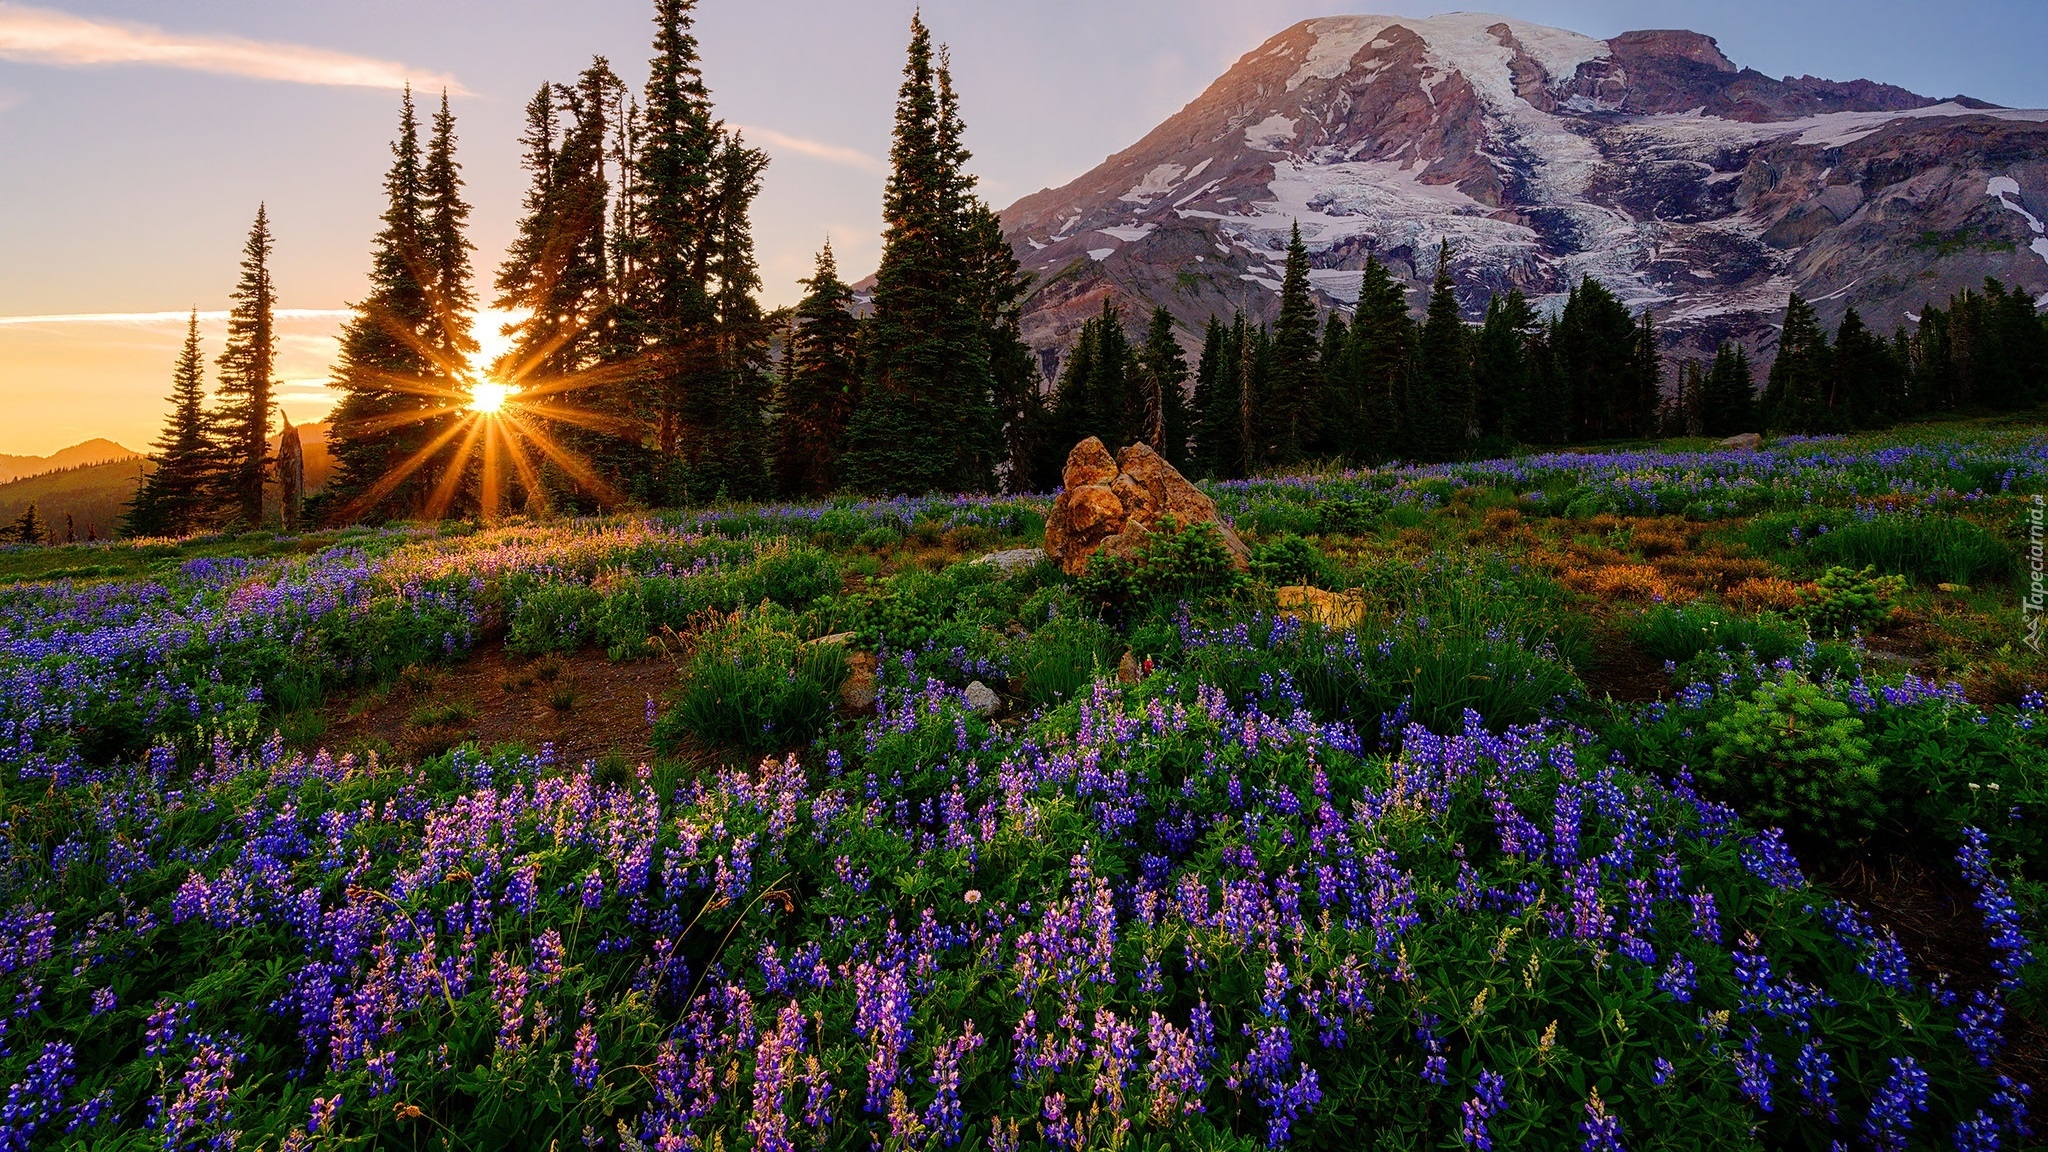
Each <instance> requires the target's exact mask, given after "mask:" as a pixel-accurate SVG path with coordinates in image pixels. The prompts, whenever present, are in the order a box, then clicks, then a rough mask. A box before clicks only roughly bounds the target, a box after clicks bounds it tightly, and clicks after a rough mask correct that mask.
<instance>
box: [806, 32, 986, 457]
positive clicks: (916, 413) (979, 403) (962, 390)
mask: <svg viewBox="0 0 2048 1152" xmlns="http://www.w3.org/2000/svg"><path fill="white" fill-rule="evenodd" d="M960 137H961V128H960V115H959V107H958V100H957V98H956V96H955V94H954V92H953V86H952V80H951V76H950V73H949V70H948V69H946V68H945V67H943V66H942V65H940V66H936V67H935V57H934V53H933V49H932V42H931V34H930V32H929V30H927V29H926V27H925V25H924V22H923V21H922V20H921V19H918V18H915V17H913V18H912V20H911V40H910V49H909V53H908V60H907V61H906V63H905V65H904V71H903V84H902V87H901V89H900V90H899V92H898V96H897V104H896V129H895V141H894V143H893V145H892V146H891V149H890V164H891V172H890V176H889V182H888V187H887V190H886V192H885V194H884V197H883V205H882V219H883V225H884V234H883V247H882V261H881V266H880V267H879V269H878V270H877V271H876V274H875V293H874V308H875V310H874V314H873V316H872V317H871V318H870V319H869V321H868V327H867V332H866V340H865V346H864V349H863V355H864V357H865V359H866V364H867V380H866V382H865V386H864V389H863V392H862V396H861V402H860V406H859V407H858V408H857V409H856V410H855V412H854V417H853V421H852V424H851V426H850V427H849V429H848V432H847V454H846V467H845V476H846V481H847V483H848V484H849V485H851V486H852V487H854V488H856V489H859V490H861V491H867V492H929V491H934V490H939V489H950V490H956V491H957V490H979V489H985V488H987V487H989V485H990V484H991V482H992V480H993V478H994V467H995V463H996V459H997V457H998V456H1000V455H1001V454H1002V451H1003V445H1002V430H1001V427H1000V425H999V423H998V417H997V414H996V409H995V401H994V385H993V382H992V381H991V378H990V374H989V359H988V346H987V340H986V337H985V334H984V332H983V330H982V326H981V322H980V317H979V316H977V315H976V314H975V309H974V307H973V299H972V296H973V294H972V292H971V291H970V285H969V283H968V275H967V273H968V260H967V243H966V231H967V224H968V221H969V219H970V216H971V213H972V211H973V209H974V207H975V206H976V204H977V203H978V202H977V201H976V200H975V198H974V196H973V193H972V179H971V178H970V177H968V176H967V174H966V173H965V172H964V170H963V167H962V166H963V165H964V163H965V162H966V159H967V152H966V149H965V148H964V146H963V145H962V143H961V138H960Z"/></svg>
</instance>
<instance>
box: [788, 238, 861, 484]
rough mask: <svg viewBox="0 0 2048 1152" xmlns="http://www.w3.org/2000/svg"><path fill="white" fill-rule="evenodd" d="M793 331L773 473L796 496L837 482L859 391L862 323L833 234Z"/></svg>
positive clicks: (820, 256)
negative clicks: (858, 345)
mask: <svg viewBox="0 0 2048 1152" xmlns="http://www.w3.org/2000/svg"><path fill="white" fill-rule="evenodd" d="M803 285H804V288H805V289H806V291H805V293H804V298H803V300H802V301H800V302H799V303H798V304H797V306H796V312H795V316H794V318H793V321H792V324H791V327H790V332H789V336H788V342H789V343H788V356H789V372H788V376H787V379H786V380H785V382H784V384H783V391H782V396H781V403H780V404H779V405H778V407H779V409H780V420H779V423H778V427H777V438H776V449H775V477H776V483H777V485H778V486H779V487H780V488H781V490H782V491H783V492H784V493H785V494H787V495H792V496H822V495H824V494H825V493H827V492H830V491H832V490H833V489H834V488H836V487H838V482H839V456H840V453H842V452H843V451H845V448H846V423H847V421H848V420H849V419H851V418H852V416H853V406H854V404H855V402H856V401H858V400H859V399H860V377H859V375H858V374H857V368H856V364H855V361H854V355H855V349H854V341H855V338H856V336H857V335H858V332H859V323H858V321H856V320H855V319H854V316H853V289H851V288H849V287H847V286H846V283H845V282H844V281H842V280H840V279H839V262H838V261H837V259H835V258H834V257H833V255H832V245H831V244H830V243H829V242H828V243H827V244H826V245H825V247H824V249H823V250H822V251H820V252H819V253H818V266H817V270H816V271H815V272H813V273H812V275H811V278H810V279H809V280H805V281H803Z"/></svg>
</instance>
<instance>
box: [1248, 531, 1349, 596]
mask: <svg viewBox="0 0 2048 1152" xmlns="http://www.w3.org/2000/svg"><path fill="white" fill-rule="evenodd" d="M1252 575H1253V576H1255V577H1257V578H1258V579H1260V580H1263V581H1265V582H1266V583H1268V584H1272V585H1275V586H1280V585H1288V584H1314V585H1317V586H1327V585H1328V584H1330V583H1332V581H1331V579H1330V577H1331V575H1332V573H1331V566H1330V561H1329V559H1328V558H1327V557H1325V556H1324V555H1323V552H1322V549H1320V548H1317V547H1316V546H1315V545H1313V544H1311V543H1309V542H1308V541H1306V540H1304V539H1302V538H1301V537H1299V536H1295V535H1293V534H1291V533H1290V534H1289V535H1286V536H1282V537H1281V538H1279V539H1278V540H1275V541H1272V542H1271V543H1268V544H1261V545H1259V546H1257V547H1255V548H1253V549H1252Z"/></svg>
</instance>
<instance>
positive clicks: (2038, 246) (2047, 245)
mask: <svg viewBox="0 0 2048 1152" xmlns="http://www.w3.org/2000/svg"><path fill="white" fill-rule="evenodd" d="M2028 247H2029V248H2031V249H2032V250H2033V253H2034V255H2036V256H2039V257H2040V258H2041V259H2042V260H2043V261H2044V262H2048V240H2036V241H2034V242H2033V243H2032V244H2030V245H2028Z"/></svg>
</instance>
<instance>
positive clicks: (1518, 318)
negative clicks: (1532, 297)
mask: <svg viewBox="0 0 2048 1152" xmlns="http://www.w3.org/2000/svg"><path fill="white" fill-rule="evenodd" d="M1535 329H1536V312H1535V310H1534V309H1532V308H1530V307H1529V301H1528V299H1527V298H1526V297H1524V296H1523V295H1522V292H1521V289H1519V288H1517V289H1513V290H1511V291H1509V292H1508V294H1507V295H1506V296H1501V295H1495V296H1494V297H1493V299H1492V300H1491V301H1490V302H1489V303H1488V304H1487V306H1486V322H1485V324H1484V325H1482V326H1481V327H1480V329H1479V335H1478V337H1477V338H1476V340H1475V342H1474V348H1473V373H1472V378H1473V382H1472V397H1473V409H1474V413H1473V414H1474V417H1475V420H1476V422H1477V424H1478V426H1479V434H1480V435H1482V436H1489V437H1492V436H1515V437H1519V438H1520V439H1522V440H1526V441H1529V442H1531V443H1535V442H1537V439H1538V437H1537V434H1536V431H1535V428H1534V426H1533V424H1532V422H1531V419H1530V418H1531V415H1532V412H1533V406H1532V403H1531V401H1532V399H1533V397H1532V396H1531V389H1532V387H1533V385H1534V379H1533V377H1532V374H1531V365H1530V358H1529V341H1530V337H1531V336H1532V335H1533V333H1534V332H1535Z"/></svg>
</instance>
